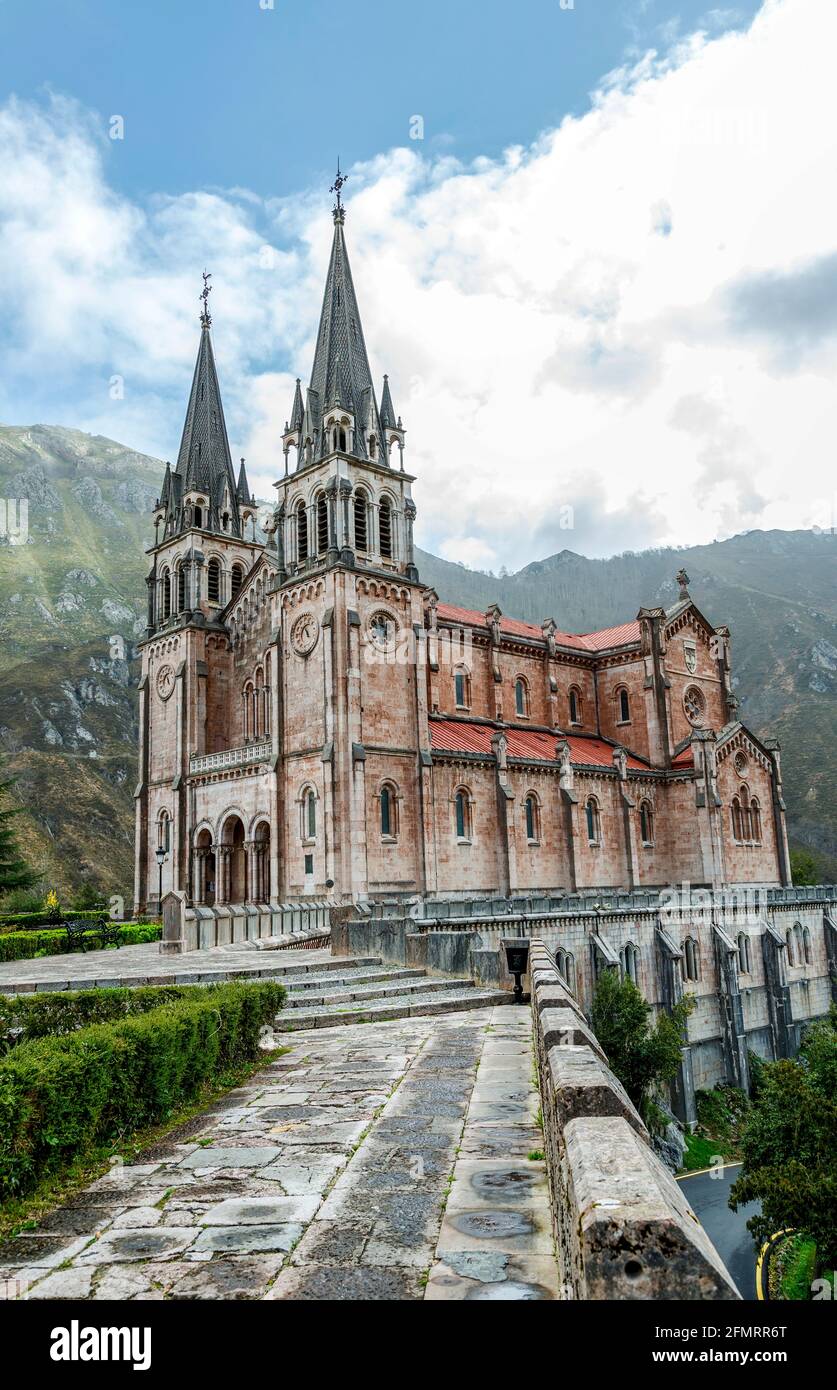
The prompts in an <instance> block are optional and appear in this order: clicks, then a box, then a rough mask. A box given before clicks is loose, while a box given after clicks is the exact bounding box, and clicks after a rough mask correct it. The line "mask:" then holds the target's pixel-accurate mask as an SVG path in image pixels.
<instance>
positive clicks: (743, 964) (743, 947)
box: [737, 931, 752, 975]
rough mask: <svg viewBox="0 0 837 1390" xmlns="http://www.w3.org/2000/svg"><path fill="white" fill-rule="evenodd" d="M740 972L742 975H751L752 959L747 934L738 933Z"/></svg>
mask: <svg viewBox="0 0 837 1390" xmlns="http://www.w3.org/2000/svg"><path fill="white" fill-rule="evenodd" d="M737 944H738V970H739V973H740V974H742V975H749V974H750V972H751V970H752V961H751V958H750V938H749V937H748V936H747V933H746V932H743V931H742V932H739V933H738V943H737Z"/></svg>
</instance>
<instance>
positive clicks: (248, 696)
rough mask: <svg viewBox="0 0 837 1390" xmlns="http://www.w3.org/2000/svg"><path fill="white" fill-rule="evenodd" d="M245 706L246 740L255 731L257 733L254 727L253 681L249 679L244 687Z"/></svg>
mask: <svg viewBox="0 0 837 1390" xmlns="http://www.w3.org/2000/svg"><path fill="white" fill-rule="evenodd" d="M243 708H244V718H243V722H244V738H245V740H246V739H248V738H252V737H253V735H254V733H255V729H254V727H253V708H254V704H253V682H252V681H248V682H247V684H246V685H245V687H244V693H243Z"/></svg>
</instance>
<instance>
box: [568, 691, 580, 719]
mask: <svg viewBox="0 0 837 1390" xmlns="http://www.w3.org/2000/svg"><path fill="white" fill-rule="evenodd" d="M570 723H571V724H580V723H581V691H580V690H579V688H578V686H577V685H571V686H570Z"/></svg>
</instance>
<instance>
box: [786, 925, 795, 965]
mask: <svg viewBox="0 0 837 1390" xmlns="http://www.w3.org/2000/svg"><path fill="white" fill-rule="evenodd" d="M785 949H786V950H787V954H788V965H796V956H795V954H794V945H793V929H792V928H791V927H788V929H787V931H786V932H785Z"/></svg>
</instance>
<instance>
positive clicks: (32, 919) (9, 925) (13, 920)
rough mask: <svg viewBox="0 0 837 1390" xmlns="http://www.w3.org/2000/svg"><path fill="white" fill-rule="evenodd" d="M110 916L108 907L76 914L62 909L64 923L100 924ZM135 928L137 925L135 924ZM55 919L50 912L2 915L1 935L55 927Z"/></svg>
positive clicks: (69, 908) (0, 918) (71, 910)
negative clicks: (104, 918)
mask: <svg viewBox="0 0 837 1390" xmlns="http://www.w3.org/2000/svg"><path fill="white" fill-rule="evenodd" d="M107 916H108V910H107V908H106V907H100V908H99V909H98V910H96V911H92V910H88V909H85V910H84V911H83V912H74V911H73V909H72V908H71V907H68V908H62V910H61V919H62V921H70V922H99V921H100V920H101V919H102V917H107ZM133 925H134V926H136V925H137V924H136V923H134V924H133ZM54 926H55V918H54V917H53V916H50V914H49V913H48V912H9V913H0V933H3V932H9V931H20V930H23V929H24V928H25V929H26V930H27V931H28V930H31V929H32V928H33V927H54Z"/></svg>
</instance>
